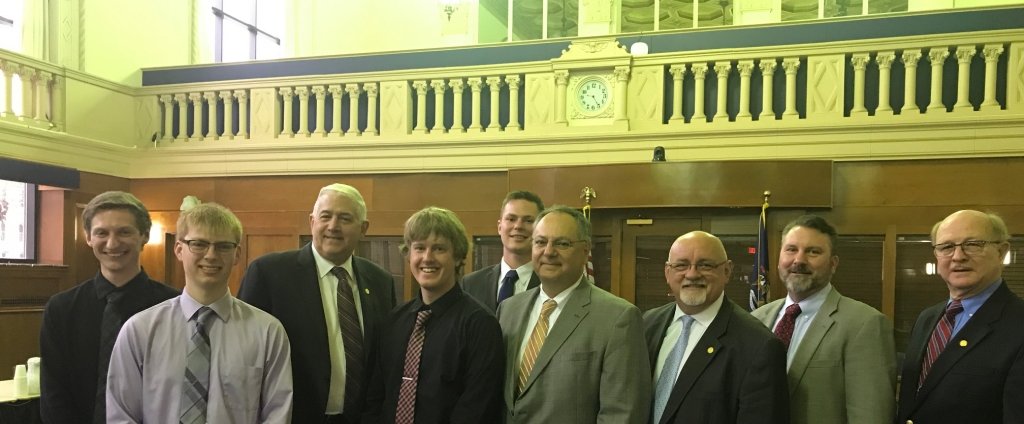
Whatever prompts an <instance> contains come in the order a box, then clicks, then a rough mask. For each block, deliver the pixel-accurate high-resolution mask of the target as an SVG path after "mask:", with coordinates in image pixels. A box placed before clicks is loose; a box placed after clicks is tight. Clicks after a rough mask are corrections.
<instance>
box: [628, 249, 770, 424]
mask: <svg viewBox="0 0 1024 424" xmlns="http://www.w3.org/2000/svg"><path fill="white" fill-rule="evenodd" d="M730 275H732V261H730V260H729V259H728V258H727V257H726V253H725V247H724V246H723V245H722V241H721V240H719V239H718V237H715V236H713V235H711V234H708V233H705V232H703V231H694V232H691V233H687V234H685V235H683V236H681V237H679V238H678V239H676V241H675V243H672V248H671V249H670V250H669V254H668V262H665V280H666V281H667V283H668V287H669V289H670V290H671V292H672V298H673V299H674V300H675V301H674V302H670V303H669V304H667V305H665V306H662V307H658V308H655V309H652V310H650V311H647V312H646V313H645V314H644V335H645V336H646V339H647V346H648V349H649V351H650V352H649V353H650V358H651V364H652V365H653V366H654V367H653V371H654V408H653V419H652V421H651V422H652V423H655V424H668V423H684V422H688V423H705V424H718V423H734V424H735V423H744V424H748V423H765V424H787V423H788V422H789V414H788V412H789V390H788V388H787V386H786V348H785V347H783V345H782V342H781V341H779V339H777V338H776V337H775V336H774V335H773V334H772V333H771V332H770V331H768V329H767V328H765V326H764V325H762V324H761V323H760V322H758V321H757V320H756V319H754V318H753V317H751V316H750V314H749V313H747V312H746V311H745V310H743V309H741V308H740V307H739V306H736V304H735V303H733V302H732V301H730V300H729V299H727V298H726V297H725V296H723V295H722V292H723V291H725V285H726V283H728V282H729V277H730ZM709 393H714V395H709Z"/></svg>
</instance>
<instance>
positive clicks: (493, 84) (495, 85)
mask: <svg viewBox="0 0 1024 424" xmlns="http://www.w3.org/2000/svg"><path fill="white" fill-rule="evenodd" d="M487 88H489V89H490V90H491V119H490V122H488V123H487V128H485V129H486V130H487V131H502V128H501V123H500V122H498V111H499V108H500V103H498V100H499V99H498V97H499V94H500V93H501V77H487Z"/></svg>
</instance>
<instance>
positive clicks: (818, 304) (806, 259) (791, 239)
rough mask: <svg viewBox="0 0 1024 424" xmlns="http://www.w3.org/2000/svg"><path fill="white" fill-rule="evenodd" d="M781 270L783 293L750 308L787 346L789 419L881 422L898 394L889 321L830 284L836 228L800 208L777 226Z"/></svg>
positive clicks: (889, 416)
mask: <svg viewBox="0 0 1024 424" xmlns="http://www.w3.org/2000/svg"><path fill="white" fill-rule="evenodd" d="M782 238H783V239H782V247H781V250H780V252H779V265H778V267H779V277H780V279H781V280H782V281H783V282H784V283H785V284H786V291H787V292H788V295H787V296H786V298H784V299H779V300H776V301H774V302H771V303H769V304H767V305H765V306H762V307H760V308H758V309H757V310H756V311H754V312H753V314H754V317H756V318H758V319H759V320H761V322H763V323H764V324H765V325H767V326H768V328H771V329H772V330H773V331H774V333H775V334H776V335H777V336H778V337H779V338H780V339H782V342H783V343H784V344H785V345H787V347H788V355H787V366H788V368H789V370H788V374H789V398H790V417H791V421H792V423H793V424H808V423H829V424H844V423H848V424H860V423H884V422H889V421H890V420H892V417H893V414H894V412H895V407H896V405H895V404H896V400H895V392H896V353H895V349H894V347H893V346H894V342H893V333H892V323H891V322H889V319H888V318H886V317H885V315H882V314H881V313H880V312H878V311H877V310H875V309H874V308H872V307H870V306H868V305H865V304H863V303H861V302H858V301H856V300H853V299H850V298H848V297H844V296H842V295H840V294H839V292H838V291H837V290H836V289H835V288H834V287H832V284H831V280H832V274H834V273H835V270H836V267H837V266H838V265H839V256H838V255H836V251H835V249H836V239H837V235H836V230H835V228H834V227H832V225H831V224H829V223H828V222H827V221H825V220H824V219H823V218H821V217H818V216H814V215H805V216H801V217H799V218H797V219H796V220H794V221H792V222H790V223H789V224H788V225H786V227H785V228H784V229H783V231H782Z"/></svg>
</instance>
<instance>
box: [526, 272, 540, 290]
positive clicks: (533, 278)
mask: <svg viewBox="0 0 1024 424" xmlns="http://www.w3.org/2000/svg"><path fill="white" fill-rule="evenodd" d="M537 286H540V277H538V276H537V272H536V271H534V272H533V273H532V274H530V283H529V284H528V285H527V286H526V289H527V290H529V289H532V288H534V287H537Z"/></svg>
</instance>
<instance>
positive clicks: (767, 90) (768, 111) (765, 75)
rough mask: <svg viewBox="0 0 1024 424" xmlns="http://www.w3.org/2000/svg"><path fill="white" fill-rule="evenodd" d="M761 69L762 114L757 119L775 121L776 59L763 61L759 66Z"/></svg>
mask: <svg viewBox="0 0 1024 424" xmlns="http://www.w3.org/2000/svg"><path fill="white" fill-rule="evenodd" d="M758 66H759V67H760V68H761V114H760V115H758V116H757V119H758V120H759V121H760V120H764V119H775V103H774V101H773V100H774V99H773V97H774V95H775V92H774V91H773V90H774V89H775V87H774V83H775V78H774V77H775V67H776V66H778V64H777V63H776V62H775V58H767V59H761V62H760V63H759V64H758Z"/></svg>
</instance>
